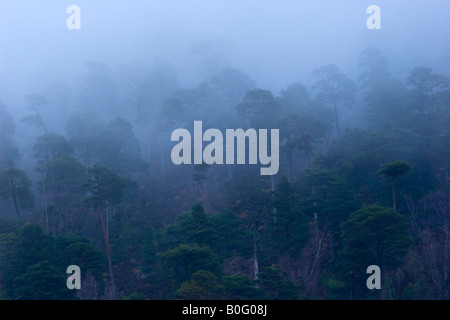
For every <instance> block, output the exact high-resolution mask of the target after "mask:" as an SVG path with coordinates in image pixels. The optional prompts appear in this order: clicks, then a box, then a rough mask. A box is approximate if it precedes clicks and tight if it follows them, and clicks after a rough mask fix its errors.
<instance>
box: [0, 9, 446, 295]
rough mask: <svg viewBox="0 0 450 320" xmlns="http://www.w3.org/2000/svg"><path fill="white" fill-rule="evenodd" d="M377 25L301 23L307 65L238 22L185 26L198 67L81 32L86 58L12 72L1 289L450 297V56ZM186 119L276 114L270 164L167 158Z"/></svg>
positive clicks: (3, 165) (4, 129)
mask: <svg viewBox="0 0 450 320" xmlns="http://www.w3.org/2000/svg"><path fill="white" fill-rule="evenodd" d="M75 2H76V1H75ZM79 2H80V7H81V8H82V10H83V8H84V7H83V6H82V4H83V1H79ZM375 2H376V1H375ZM380 2H381V3H382V1H380ZM63 7H64V6H63ZM66 7H67V6H66ZM362 7H364V6H362ZM365 8H367V6H366V7H364V8H362V11H361V17H360V18H361V21H362V23H361V26H359V27H360V29H362V28H365V29H364V30H363V31H361V32H364V33H365V34H366V36H367V35H372V34H374V33H377V32H379V33H378V35H379V34H382V33H381V32H385V33H383V34H382V35H383V37H388V36H389V31H387V30H385V29H381V30H367V28H366V26H365V19H366V18H367V17H368V15H366V14H365ZM64 9H65V7H64V8H63V11H62V21H63V23H62V24H63V28H65V26H64V22H65V19H66V17H67V14H66V13H65V11H64ZM83 13H84V11H82V14H83ZM397 14H400V13H399V12H397ZM86 15H87V14H86ZM82 17H84V16H83V15H82ZM86 19H87V18H86ZM174 19H176V18H174ZM84 21H85V20H82V23H84ZM383 21H384V20H383ZM386 21H387V22H386V26H388V17H386ZM141 23H143V24H145V21H141ZM238 25H239V24H238ZM314 26H315V25H314V24H312V25H311V28H314ZM88 27H89V25H88V22H86V27H85V25H83V24H82V27H81V29H80V30H67V29H66V30H64V32H66V33H67V34H70V35H72V34H75V33H76V32H88ZM83 28H84V29H83ZM249 28H250V29H252V30H253V26H250V27H249ZM383 28H384V25H383ZM264 30H265V29H264ZM28 32H29V33H30V34H29V35H27V36H30V37H32V33H33V31H32V30H31V31H28ZM61 32H62V31H61ZM105 32H106V31H105ZM124 32H132V31H130V30H126V31H124ZM211 32H212V31H211ZM249 32H250V31H249ZM251 32H255V31H254V30H253V31H251ZM298 32H300V31H298ZM311 32H312V33H313V35H312V37H313V36H314V31H311ZM436 33H438V35H436V37H439V36H442V35H441V34H442V33H444V34H445V31H444V30H436ZM24 34H25V33H23V34H22V35H21V36H25V35H24ZM291 35H292V31H291V33H289V36H291ZM126 37H127V35H125V34H124V35H121V36H119V40H118V44H119V45H118V48H117V50H124V49H123V48H120V43H121V42H120V41H122V38H126ZM367 37H369V36H367ZM374 37H375V38H376V39H375V40H376V41H375V40H374V39H372V40H374V41H373V43H372V44H374V45H371V44H370V43H366V42H364V44H363V45H361V47H357V46H352V47H351V48H350V49H348V50H349V52H348V55H347V58H346V59H347V60H345V59H343V58H342V57H343V56H342V55H343V54H344V55H345V53H346V51H345V50H347V49H346V48H344V49H342V50H340V49H339V48H336V51H333V50H328V49H326V50H327V52H325V53H324V52H322V49H321V48H320V47H319V46H318V47H317V48H316V47H314V45H313V44H311V43H309V45H311V46H312V47H311V48H310V49H309V50H313V51H317V52H319V51H320V52H321V53H320V55H321V58H320V59H319V58H317V59H311V60H308V59H307V58H306V57H304V58H301V57H300V58H298V61H297V62H296V63H297V64H299V65H302V66H303V68H302V69H301V70H306V71H304V72H303V71H302V72H300V71H295V70H300V69H296V68H297V67H296V66H294V65H289V63H290V62H291V61H292V60H291V58H290V56H288V57H287V58H286V61H285V62H283V61H281V62H280V61H278V62H277V63H273V64H271V63H269V62H268V63H267V65H264V64H260V65H258V66H257V67H255V65H256V64H257V63H259V62H260V61H259V60H256V61H255V64H251V63H250V61H251V59H249V60H245V63H244V62H243V63H239V61H238V59H237V58H232V53H231V52H233V50H237V51H238V52H239V46H240V45H243V44H242V42H240V40H234V41H233V36H230V37H229V38H226V37H220V36H219V37H217V36H216V37H213V36H212V37H210V38H208V37H206V38H208V39H206V40H205V39H201V37H198V38H192V39H189V41H190V42H189V44H188V45H187V48H188V50H186V56H187V57H188V58H187V59H188V60H189V61H190V66H189V68H190V69H189V70H191V71H190V72H193V74H195V76H192V77H190V78H189V79H188V80H186V77H185V76H183V75H182V73H183V72H186V70H187V69H186V68H184V69H183V67H179V66H180V65H179V64H177V63H176V62H174V63H172V61H171V55H170V54H168V58H167V59H166V58H165V57H164V55H163V54H160V55H159V57H158V58H157V59H156V58H155V59H153V58H150V59H149V61H146V63H147V64H142V63H140V62H139V61H137V62H136V63H131V62H130V63H125V62H126V61H125V62H124V63H123V64H121V63H116V62H117V61H116V60H111V59H112V58H111V59H110V58H109V57H108V56H107V54H104V53H103V52H102V53H101V54H99V55H97V56H96V55H95V54H92V55H89V54H88V53H86V52H89V51H83V52H82V54H81V53H80V56H79V57H77V59H79V60H80V62H78V60H77V63H75V64H74V68H75V69H76V72H75V74H76V75H73V74H71V75H70V76H67V77H61V78H58V77H55V78H52V76H51V74H52V72H53V70H55V69H54V68H53V67H49V70H48V72H46V71H45V70H46V69H45V67H44V68H43V69H41V67H42V65H40V66H39V68H38V69H39V70H43V71H39V72H40V74H39V77H37V76H36V75H35V74H33V75H32V76H31V75H30V78H29V79H28V80H23V79H22V81H23V83H26V85H25V84H24V85H23V86H22V87H21V88H20V90H19V89H16V90H13V89H11V88H12V87H13V85H8V86H7V87H4V89H2V90H0V93H1V94H2V95H3V96H0V99H1V104H0V299H5V300H11V299H12V300H16V299H27V300H28V299H31V300H33V299H38V300H44V299H93V300H95V299H99V300H100V299H101V300H108V299H125V300H144V299H150V300H166V299H169V300H172V299H182V300H183V299H189V300H206V299H208V300H260V299H261V300H297V299H300V300H301V299H317V300H321V299H323V300H327V299H328V300H331V299H346V300H347V299H355V300H358V299H360V300H365V299H369V300H372V299H373V300H374V299H408V300H409V299H442V300H444V299H449V298H450V295H449V290H450V248H449V245H450V226H449V223H450V212H449V209H450V184H449V182H450V72H449V71H450V68H449V66H448V65H447V69H445V68H442V69H441V68H439V65H438V64H432V63H428V61H429V60H426V59H420V58H417V59H415V58H414V57H410V56H408V51H404V52H402V54H404V56H403V57H401V58H399V57H398V56H396V55H397V54H400V53H398V52H397V51H395V49H393V46H394V44H392V42H389V45H384V44H385V42H383V41H384V39H380V38H378V36H374ZM211 39H212V40H211ZM230 39H231V40H230ZM272 40H273V41H274V44H273V46H282V43H281V42H280V40H276V39H274V38H273V35H271V36H270V37H269V36H268V37H267V38H266V39H264V40H263V42H264V46H267V48H269V47H270V48H271V50H276V49H274V48H273V47H272V45H271V41H272ZM447 40H448V39H447ZM77 41H81V40H80V39H78V40H77ZM142 41H143V42H145V39H142ZM173 41H176V39H174V40H173ZM183 41H187V40H183ZM447 42H448V41H447ZM146 45H148V44H146ZM9 46H10V47H11V50H13V49H14V48H16V47H15V45H14V43H13V42H10V43H9ZM55 46H56V45H55ZM233 46H235V47H237V48H238V49H233ZM3 47H4V48H5V49H4V50H5V51H8V48H10V47H8V44H7V43H6V42H5V43H3V42H2V48H3ZM53 48H55V50H60V51H61V50H62V49H56V47H47V48H46V50H48V51H51V50H53ZM355 48H357V49H355ZM446 48H447V51H446V52H440V53H439V55H443V56H444V60H447V61H448V60H449V59H450V46H448V45H447V47H446ZM22 49H23V48H22ZM32 50H33V49H31V51H32ZM67 50H70V49H67ZM131 50H139V49H138V47H136V48H135V49H131ZM278 50H281V49H280V48H278ZM419 51H420V50H419ZM419 51H417V52H419ZM414 52H415V51H414V50H411V55H413V54H415V53H414ZM434 53H435V52H434ZM434 53H433V54H434ZM29 54H32V53H29ZM249 54H255V52H252V53H249ZM436 55H438V54H437V53H436ZM6 57H8V56H6ZM20 57H21V56H20V55H17V59H19V58H20ZM92 57H94V58H92ZM102 57H104V59H102ZM230 57H231V58H230ZM30 59H33V58H30ZM36 59H37V61H39V59H42V58H36ZM114 59H115V58H114ZM280 59H281V60H282V58H280ZM402 60H403V65H402V68H399V67H398V66H397V63H399V61H402ZM8 61H9V63H11V61H13V60H12V57H10V56H9V60H8ZM52 63H53V62H52V61H51V60H50V61H47V62H46V64H48V65H51V64H52ZM54 63H56V64H57V63H58V62H57V61H56V59H55V62H54ZM246 63H248V64H249V67H248V68H246ZM283 63H285V64H286V65H283ZM5 65H6V62H5V63H4V64H3V63H2V70H3V71H2V74H1V78H2V83H3V82H5V83H8V75H7V74H5V73H4V72H5V71H6V70H9V71H11V70H13V69H9V67H5ZM25 65H28V63H25ZM281 65H283V67H281ZM178 67H179V68H178ZM18 68H19V67H18ZM263 68H266V71H265V72H266V73H264V72H263V71H261V70H260V71H258V70H257V69H263ZM278 68H280V69H282V68H287V69H289V68H292V70H293V71H292V73H291V72H290V71H289V72H287V71H280V72H278V71H279V69H278ZM278 73H279V74H281V75H278V76H277V74H278ZM24 74H25V73H24ZM272 74H273V75H274V78H273V79H271V80H270V79H269V80H267V79H268V78H270V77H271V75H272ZM292 74H293V76H291V75H292ZM283 75H285V78H283ZM47 77H48V78H47ZM264 77H266V78H264ZM20 79H21V78H20ZM47 79H50V80H48V81H47ZM55 79H58V80H55ZM11 81H13V82H12V83H14V86H19V83H22V82H20V80H19V76H18V75H13V76H12V80H11ZM194 121H202V123H203V130H206V129H208V128H217V129H218V130H220V131H221V132H225V130H226V129H237V128H242V129H244V130H247V129H249V128H255V129H279V170H278V172H277V173H276V174H275V175H261V174H260V168H261V167H263V166H262V165H260V164H258V165H253V164H248V161H247V162H246V164H226V163H225V164H207V163H205V162H203V164H194V163H193V164H180V165H176V164H174V163H173V161H172V160H171V152H172V149H173V148H174V146H175V145H176V144H177V142H176V141H171V134H172V132H173V131H174V130H176V129H178V128H185V129H187V130H188V131H190V132H191V133H192V132H193V128H194ZM208 144H209V143H208V142H203V148H205V147H206V146H207V145H208ZM192 148H194V145H193V144H192ZM224 150H225V146H224ZM269 150H270V149H269ZM246 152H247V155H246V157H247V159H248V157H249V154H248V152H249V149H248V145H247V149H246ZM236 156H237V155H235V157H236ZM69 265H77V266H79V267H80V270H81V289H79V290H69V289H68V288H67V286H66V280H67V277H68V275H67V273H66V269H67V267H68V266H69ZM371 265H376V266H379V268H380V270H381V273H380V274H381V288H380V289H375V290H373V289H372V290H370V289H368V286H367V283H366V281H367V279H368V277H369V276H370V274H369V273H367V268H368V267H369V266H371Z"/></svg>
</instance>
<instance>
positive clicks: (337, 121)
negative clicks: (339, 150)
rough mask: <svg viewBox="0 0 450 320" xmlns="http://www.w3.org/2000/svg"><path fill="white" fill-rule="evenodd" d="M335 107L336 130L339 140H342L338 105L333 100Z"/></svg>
mask: <svg viewBox="0 0 450 320" xmlns="http://www.w3.org/2000/svg"><path fill="white" fill-rule="evenodd" d="M333 107H334V121H335V122H336V129H337V133H338V137H339V139H340V138H341V128H340V127H339V116H338V111H337V105H336V101H334V100H333Z"/></svg>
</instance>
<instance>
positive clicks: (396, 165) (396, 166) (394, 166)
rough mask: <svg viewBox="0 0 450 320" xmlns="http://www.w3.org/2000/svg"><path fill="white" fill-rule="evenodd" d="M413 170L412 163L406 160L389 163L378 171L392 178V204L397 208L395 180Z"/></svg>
mask: <svg viewBox="0 0 450 320" xmlns="http://www.w3.org/2000/svg"><path fill="white" fill-rule="evenodd" d="M410 170H411V167H410V165H409V164H408V163H407V162H404V161H396V162H392V163H388V164H387V165H385V166H384V167H383V168H381V169H380V170H379V171H378V172H379V173H381V174H384V175H385V176H387V177H390V178H391V179H392V206H393V208H394V210H395V180H396V179H398V178H400V177H401V176H403V175H405V174H406V173H408V172H409V171H410Z"/></svg>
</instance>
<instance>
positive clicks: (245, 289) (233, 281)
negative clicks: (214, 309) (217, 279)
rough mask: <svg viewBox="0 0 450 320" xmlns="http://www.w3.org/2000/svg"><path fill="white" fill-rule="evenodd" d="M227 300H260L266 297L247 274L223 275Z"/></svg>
mask: <svg viewBox="0 0 450 320" xmlns="http://www.w3.org/2000/svg"><path fill="white" fill-rule="evenodd" d="M222 283H223V285H224V286H225V299H227V300H259V299H262V298H263V297H264V294H263V292H262V291H261V290H260V289H259V288H257V287H255V284H254V282H253V280H252V279H250V278H249V277H248V276H247V275H243V274H236V275H232V276H224V277H222Z"/></svg>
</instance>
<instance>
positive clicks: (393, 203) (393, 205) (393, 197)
mask: <svg viewBox="0 0 450 320" xmlns="http://www.w3.org/2000/svg"><path fill="white" fill-rule="evenodd" d="M392 207H393V208H394V210H395V181H394V179H392Z"/></svg>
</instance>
